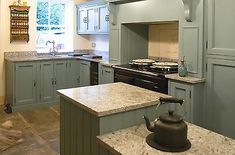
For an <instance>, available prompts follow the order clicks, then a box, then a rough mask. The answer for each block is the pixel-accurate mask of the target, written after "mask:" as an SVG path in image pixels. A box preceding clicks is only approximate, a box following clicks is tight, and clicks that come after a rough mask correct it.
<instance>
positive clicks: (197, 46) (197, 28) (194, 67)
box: [179, 0, 206, 78]
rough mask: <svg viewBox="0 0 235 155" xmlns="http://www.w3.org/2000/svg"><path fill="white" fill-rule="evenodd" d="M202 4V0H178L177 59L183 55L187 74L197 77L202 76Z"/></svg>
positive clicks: (204, 44)
mask: <svg viewBox="0 0 235 155" xmlns="http://www.w3.org/2000/svg"><path fill="white" fill-rule="evenodd" d="M187 4H188V5H187ZM204 5H205V2H204V0H197V1H179V59H180V60H183V57H185V60H186V63H187V64H186V65H187V69H188V72H189V75H191V76H194V77H199V78H202V77H204V75H203V71H204V70H203V66H204V53H203V51H204V48H205V46H206V42H204V36H203V35H204V9H205V8H204ZM189 6H190V7H189ZM186 12H188V13H189V14H190V15H191V16H190V17H189V18H190V20H191V21H189V20H188V16H187V13H186Z"/></svg>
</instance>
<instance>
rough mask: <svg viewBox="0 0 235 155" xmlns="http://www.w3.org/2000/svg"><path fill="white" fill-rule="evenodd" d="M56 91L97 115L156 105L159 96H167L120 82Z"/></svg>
mask: <svg viewBox="0 0 235 155" xmlns="http://www.w3.org/2000/svg"><path fill="white" fill-rule="evenodd" d="M58 92H59V94H60V95H61V96H62V97H64V98H65V99H66V100H69V101H71V102H72V103H74V104H76V105H77V106H79V107H81V108H83V109H85V110H87V111H89V112H90V113H93V114H94V115H97V116H105V115H110V114H114V113H119V112H124V111H129V110H134V109H138V108H142V107H148V106H151V105H156V104H158V103H159V97H161V96H162V97H167V96H168V95H165V94H161V93H157V92H154V91H150V90H147V89H143V88H139V87H136V86H132V85H129V84H125V83H121V82H118V83H111V84H103V85H96V86H88V87H79V88H71V89H63V90H59V91H58Z"/></svg>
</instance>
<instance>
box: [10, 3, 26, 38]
mask: <svg viewBox="0 0 235 155" xmlns="http://www.w3.org/2000/svg"><path fill="white" fill-rule="evenodd" d="M9 7H10V42H12V41H27V42H29V8H30V7H29V6H15V5H10V6H9Z"/></svg>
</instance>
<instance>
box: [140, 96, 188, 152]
mask: <svg viewBox="0 0 235 155" xmlns="http://www.w3.org/2000/svg"><path fill="white" fill-rule="evenodd" d="M163 103H180V104H181V105H182V104H183V100H182V99H177V98H160V104H163ZM143 118H144V119H145V122H146V126H147V129H148V130H149V131H151V132H153V133H154V138H153V141H155V143H157V144H159V145H161V146H164V147H168V148H175V149H177V148H182V147H184V146H185V145H186V143H187V130H188V128H187V124H186V123H185V122H184V121H183V118H182V117H181V116H179V115H176V114H174V111H172V110H169V111H168V113H165V114H162V115H160V116H159V118H158V119H156V120H155V121H154V122H153V123H150V121H149V119H148V118H147V117H146V116H143Z"/></svg>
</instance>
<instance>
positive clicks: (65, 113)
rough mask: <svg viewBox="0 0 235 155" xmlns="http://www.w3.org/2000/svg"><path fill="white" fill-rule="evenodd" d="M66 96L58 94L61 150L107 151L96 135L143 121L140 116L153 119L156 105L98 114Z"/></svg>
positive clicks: (81, 154)
mask: <svg viewBox="0 0 235 155" xmlns="http://www.w3.org/2000/svg"><path fill="white" fill-rule="evenodd" d="M78 104H79V103H73V102H72V101H70V100H67V99H66V98H63V97H61V98H60V154H61V155H68V154H71V155H73V154H76V155H110V154H112V153H111V152H109V151H108V150H105V149H104V148H103V147H100V146H99V145H98V142H97V139H96V136H97V135H102V134H105V133H109V132H112V131H116V130H120V129H124V128H127V127H131V126H134V125H138V124H143V123H144V120H143V119H142V116H143V115H145V116H147V117H149V118H150V120H154V119H155V118H156V117H157V115H159V114H158V113H159V111H156V105H154V106H149V107H143V108H142V109H136V110H131V111H125V112H122V113H115V114H111V115H106V116H102V117H98V116H96V115H94V114H92V113H90V112H89V111H86V110H84V109H83V108H81V107H80V106H79V105H78Z"/></svg>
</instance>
